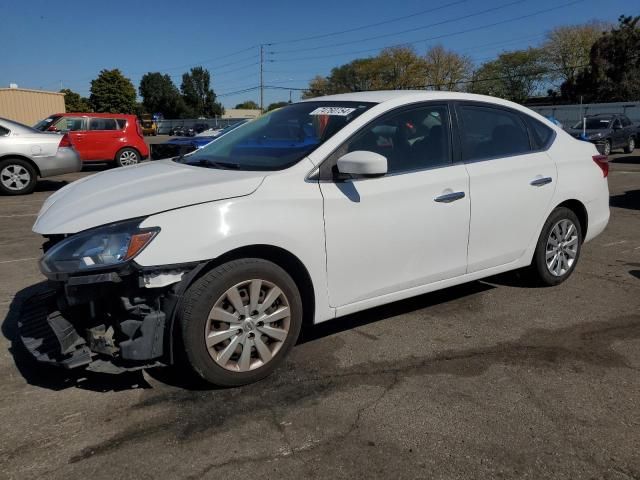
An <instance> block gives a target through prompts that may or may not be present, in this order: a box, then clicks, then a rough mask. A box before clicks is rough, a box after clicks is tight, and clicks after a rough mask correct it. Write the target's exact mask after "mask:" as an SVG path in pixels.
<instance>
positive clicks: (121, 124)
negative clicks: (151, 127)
mask: <svg viewBox="0 0 640 480" xmlns="http://www.w3.org/2000/svg"><path fill="white" fill-rule="evenodd" d="M116 122H117V123H118V129H120V130H122V129H124V127H126V126H127V121H126V120H125V119H124V118H116Z"/></svg>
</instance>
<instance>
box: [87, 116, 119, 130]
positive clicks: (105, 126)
mask: <svg viewBox="0 0 640 480" xmlns="http://www.w3.org/2000/svg"><path fill="white" fill-rule="evenodd" d="M117 129H118V128H117V124H116V121H115V119H113V118H92V119H91V121H90V123H89V130H117Z"/></svg>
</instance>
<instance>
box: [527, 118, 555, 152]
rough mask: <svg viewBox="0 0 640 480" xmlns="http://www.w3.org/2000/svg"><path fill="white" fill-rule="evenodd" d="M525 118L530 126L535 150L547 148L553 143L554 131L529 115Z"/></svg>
mask: <svg viewBox="0 0 640 480" xmlns="http://www.w3.org/2000/svg"><path fill="white" fill-rule="evenodd" d="M524 117H525V121H526V122H527V124H528V125H529V131H530V132H531V143H533V148H534V149H535V150H541V149H543V148H546V147H547V145H548V144H549V142H550V141H551V137H553V130H552V129H550V128H549V127H547V126H546V125H544V124H543V123H542V122H539V121H538V120H536V119H534V118H532V117H530V116H529V115H524Z"/></svg>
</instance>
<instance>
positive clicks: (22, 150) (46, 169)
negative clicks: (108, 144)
mask: <svg viewBox="0 0 640 480" xmlns="http://www.w3.org/2000/svg"><path fill="white" fill-rule="evenodd" d="M81 168H82V160H80V156H79V155H78V152H76V151H75V149H74V148H73V145H72V144H71V142H70V141H69V138H68V137H67V136H60V135H56V134H52V133H44V132H40V131H38V130H35V129H33V128H31V127H27V126H26V125H22V124H21V123H18V122H14V121H12V120H7V119H4V118H0V194H5V195H23V194H27V193H31V192H32V191H33V189H34V188H35V187H36V182H37V180H38V177H40V178H44V177H52V176H54V175H61V174H63V173H71V172H79V171H80V169H81Z"/></svg>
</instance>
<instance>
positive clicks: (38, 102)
mask: <svg viewBox="0 0 640 480" xmlns="http://www.w3.org/2000/svg"><path fill="white" fill-rule="evenodd" d="M64 112H65V109H64V93H58V92H46V91H44V90H30V89H27V88H17V87H15V88H14V87H10V88H0V117H3V118H8V119H9V120H15V121H16V122H20V123H24V124H25V125H35V124H36V123H37V122H38V121H39V120H42V119H43V118H46V117H48V116H49V115H51V114H53V113H64Z"/></svg>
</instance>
